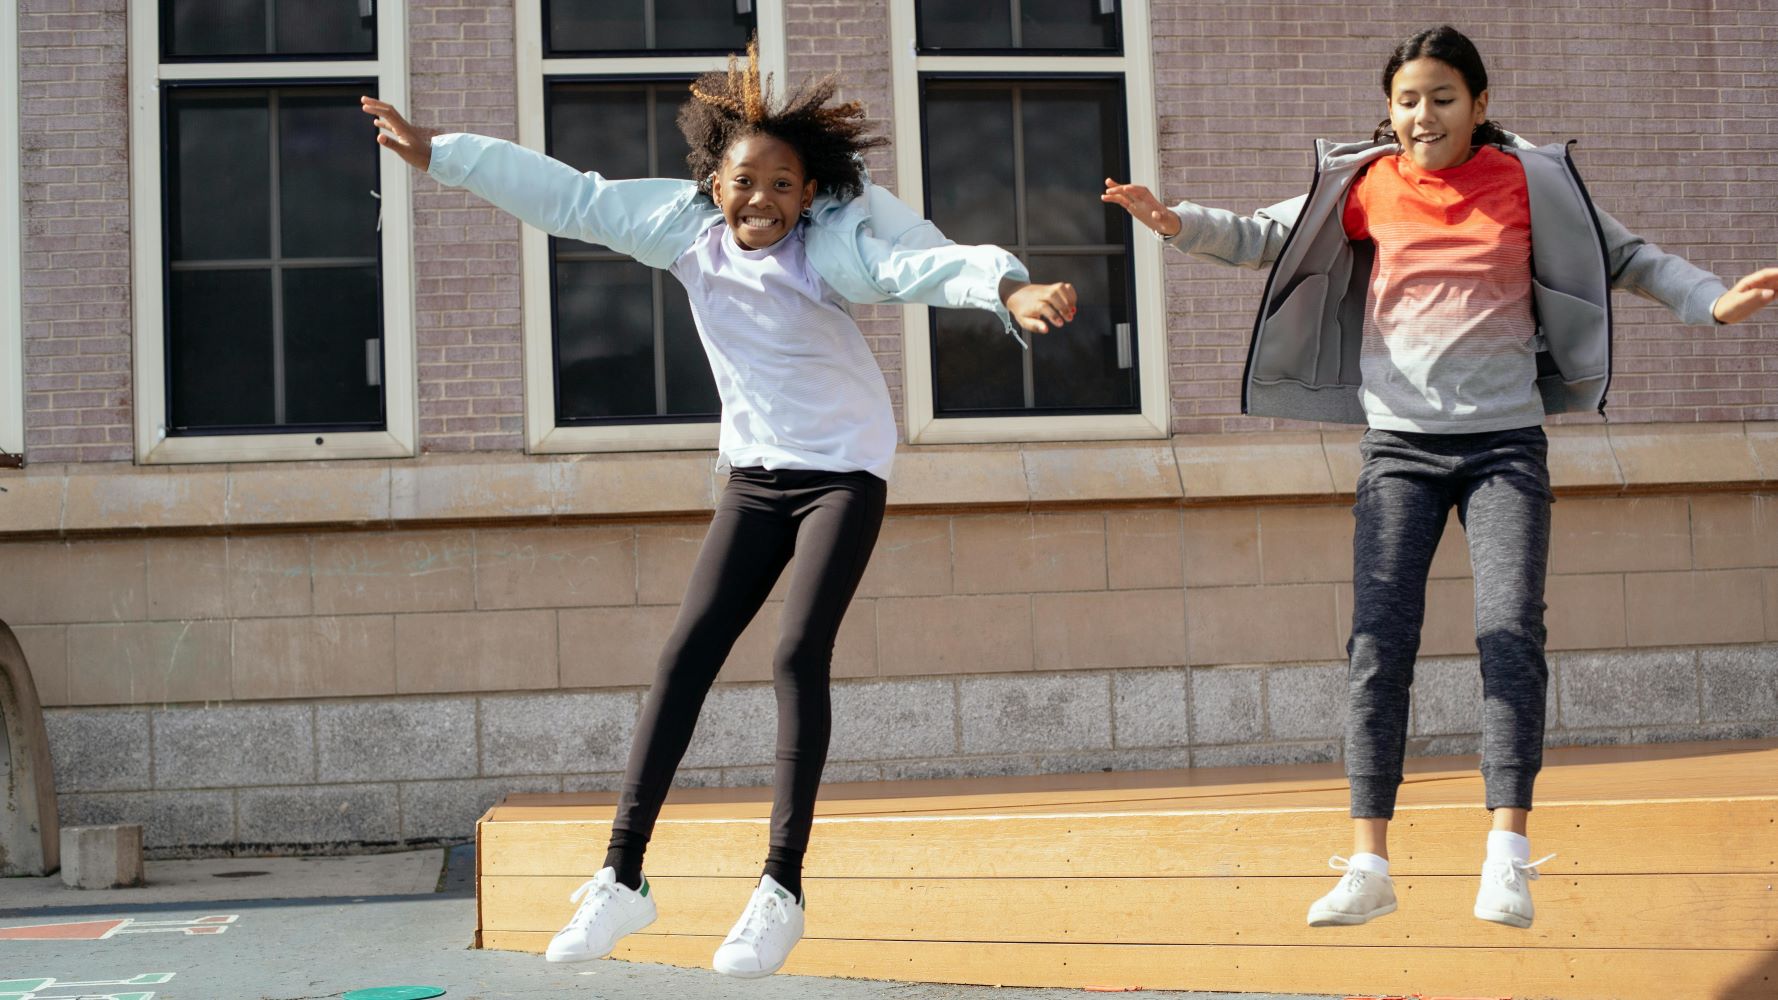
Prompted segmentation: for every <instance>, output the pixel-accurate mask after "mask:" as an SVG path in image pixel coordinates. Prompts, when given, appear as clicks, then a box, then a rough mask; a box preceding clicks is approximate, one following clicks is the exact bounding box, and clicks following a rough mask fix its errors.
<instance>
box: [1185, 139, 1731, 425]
mask: <svg viewBox="0 0 1778 1000" xmlns="http://www.w3.org/2000/svg"><path fill="white" fill-rule="evenodd" d="M1513 139H1514V142H1513V144H1512V145H1509V146H1502V147H1501V149H1503V150H1504V151H1505V152H1507V153H1509V154H1511V155H1513V156H1516V157H1517V158H1518V159H1519V162H1520V163H1521V164H1523V165H1524V168H1525V182H1526V187H1527V188H1528V189H1529V192H1530V201H1531V275H1532V278H1531V283H1532V289H1531V297H1532V306H1533V309H1534V311H1535V313H1536V317H1537V334H1536V337H1535V341H1534V343H1535V346H1536V348H1537V388H1538V390H1539V392H1540V394H1541V395H1542V397H1543V407H1544V412H1545V413H1566V412H1571V411H1577V410H1589V409H1597V410H1599V411H1600V412H1601V413H1603V412H1604V410H1605V391H1606V388H1607V386H1608V385H1609V383H1610V381H1611V298H1610V291H1611V289H1613V288H1622V289H1625V290H1627V291H1631V292H1635V293H1636V294H1637V295H1640V296H1642V297H1643V298H1646V299H1651V300H1653V301H1655V302H1659V303H1661V304H1662V305H1664V306H1666V307H1667V308H1668V309H1671V310H1672V311H1673V313H1674V315H1676V316H1678V317H1679V320H1680V322H1682V323H1686V324H1688V325H1694V326H1704V325H1709V324H1712V323H1714V322H1715V318H1714V317H1713V316H1712V315H1711V312H1710V309H1711V306H1712V305H1714V304H1715V303H1716V299H1717V297H1718V296H1720V295H1722V294H1723V293H1724V292H1725V291H1727V290H1728V289H1727V287H1726V286H1725V285H1724V284H1723V282H1722V280H1721V279H1719V278H1717V277H1716V276H1715V275H1713V274H1711V273H1710V272H1708V271H1705V270H1703V269H1701V268H1698V267H1695V266H1693V265H1692V264H1690V263H1688V262H1686V261H1685V260H1684V259H1683V258H1680V257H1676V256H1674V255H1672V254H1670V253H1666V252H1665V251H1663V250H1661V248H1660V247H1657V246H1655V245H1654V244H1652V243H1649V242H1648V241H1646V240H1644V239H1642V238H1641V237H1639V236H1637V235H1635V234H1634V233H1631V232H1630V231H1629V230H1628V229H1625V228H1624V226H1623V225H1622V224H1621V223H1619V222H1618V221H1617V220H1616V219H1613V218H1612V217H1611V216H1609V215H1606V214H1605V213H1603V212H1600V211H1598V210H1596V209H1595V208H1594V207H1593V203H1592V201H1591V200H1590V199H1589V198H1588V197H1587V191H1586V188H1585V186H1584V185H1582V184H1581V180H1580V174H1579V172H1578V171H1576V170H1575V167H1574V161H1573V160H1572V159H1570V158H1569V156H1568V146H1567V145H1564V144H1555V145H1549V146H1533V145H1531V144H1530V143H1528V142H1525V141H1524V140H1523V139H1519V138H1517V137H1516V136H1515V137H1513ZM1399 152H1401V147H1400V146H1398V145H1395V144H1393V143H1375V142H1358V143H1346V144H1334V143H1331V142H1328V141H1327V140H1320V141H1318V142H1317V143H1316V145H1315V159H1316V169H1315V180H1314V183H1313V184H1312V185H1311V186H1310V188H1309V193H1308V194H1306V195H1303V196H1301V197H1297V198H1292V199H1291V200H1289V201H1286V202H1281V203H1279V204H1277V205H1273V206H1271V207H1270V208H1266V209H1262V210H1260V211H1258V212H1255V213H1254V214H1253V215H1251V216H1239V215H1236V214H1234V213H1233V212H1227V211H1223V210H1221V209H1215V208H1205V207H1204V206H1202V205H1195V204H1193V203H1191V202H1182V203H1180V204H1179V205H1177V206H1175V207H1174V209H1173V211H1174V212H1175V213H1176V214H1177V215H1178V216H1179V220H1180V227H1179V233H1178V234H1177V235H1175V236H1173V237H1171V238H1170V239H1168V240H1167V242H1168V243H1170V244H1172V245H1173V246H1174V247H1176V248H1178V249H1179V250H1182V251H1184V252H1185V253H1188V254H1191V255H1192V256H1194V257H1200V258H1203V259H1205V260H1210V261H1215V262H1216V263H1220V264H1232V265H1236V266H1240V267H1249V268H1259V267H1263V266H1265V265H1266V264H1271V265H1272V273H1271V277H1269V278H1268V279H1267V280H1266V290H1265V294H1264V296H1263V297H1262V299H1261V304H1260V310H1259V316H1258V318H1257V319H1256V320H1255V322H1254V327H1253V341H1252V344H1251V345H1250V347H1249V348H1248V354H1247V370H1246V376H1245V378H1244V379H1243V383H1242V389H1241V411H1242V412H1243V413H1251V414H1253V415H1255V416H1265V417H1290V418H1295V419H1299V420H1323V421H1330V422H1334V423H1347V424H1362V423H1364V422H1365V415H1364V409H1363V407H1362V406H1361V405H1360V403H1359V400H1358V385H1359V345H1360V343H1361V339H1362V337H1363V331H1364V307H1365V295H1366V291H1367V289H1368V287H1369V283H1370V275H1371V265H1372V263H1373V262H1374V260H1375V256H1376V251H1375V247H1374V245H1373V244H1372V243H1371V242H1370V241H1368V240H1364V241H1353V240H1349V239H1347V238H1346V231H1345V226H1344V223H1343V221H1342V216H1343V214H1344V209H1345V205H1346V193H1347V192H1348V191H1349V190H1350V189H1351V186H1352V182H1353V180H1355V179H1356V178H1357V177H1358V175H1359V174H1360V173H1362V172H1363V170H1364V168H1365V167H1366V166H1367V165H1368V164H1370V163H1371V162H1372V161H1374V160H1376V159H1378V158H1380V157H1383V156H1388V155H1391V154H1394V153H1399Z"/></svg>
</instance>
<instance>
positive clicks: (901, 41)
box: [889, 0, 1172, 444]
mask: <svg viewBox="0 0 1778 1000" xmlns="http://www.w3.org/2000/svg"><path fill="white" fill-rule="evenodd" d="M1118 6H1119V8H1120V12H1121V16H1122V18H1123V39H1124V52H1123V54H1122V55H1115V56H1112V55H1107V56H1019V55H1007V56H1000V55H994V56H981V55H970V56H930V55H921V54H920V53H919V50H918V48H917V42H916V36H915V30H914V29H915V22H914V0H890V3H889V36H890V52H891V59H890V65H891V79H892V85H893V87H894V90H895V174H896V178H897V181H898V184H899V187H900V191H899V194H900V197H901V199H902V200H903V201H905V202H907V203H908V204H909V205H912V206H914V207H915V209H916V210H918V211H924V209H923V206H924V205H925V204H926V191H925V176H926V169H925V162H924V159H925V157H924V153H925V151H924V149H923V148H922V146H921V141H920V140H921V134H920V133H921V129H920V119H921V115H920V74H922V73H939V72H964V73H978V74H979V73H1007V74H1016V73H1042V74H1046V75H1052V76H1053V75H1055V74H1058V73H1069V72H1079V73H1082V74H1098V75H1101V76H1102V75H1105V74H1113V73H1115V74H1118V75H1120V76H1122V77H1123V81H1124V101H1125V109H1124V114H1125V117H1126V120H1127V122H1128V128H1129V136H1130V150H1129V154H1130V173H1131V175H1132V176H1131V177H1130V180H1131V181H1133V182H1135V183H1137V184H1145V185H1147V186H1148V187H1149V188H1151V189H1153V190H1156V191H1158V190H1160V184H1159V183H1158V181H1159V177H1160V170H1159V162H1160V158H1159V154H1158V151H1157V139H1156V134H1155V133H1156V126H1155V103H1154V72H1153V59H1152V56H1151V54H1150V52H1149V48H1148V38H1149V20H1148V17H1149V12H1148V6H1149V0H1119V3H1118ZM1095 195H1096V192H1093V191H1082V192H1080V196H1081V197H1082V198H1092V197H1095ZM1137 228H1138V232H1137V233H1136V234H1135V235H1136V238H1135V240H1134V241H1133V242H1134V247H1135V256H1134V260H1133V261H1132V267H1133V270H1134V276H1135V284H1136V291H1135V297H1134V305H1135V307H1136V316H1137V324H1136V325H1137V329H1136V330H1135V331H1134V334H1135V337H1136V351H1137V358H1138V359H1139V360H1138V369H1137V372H1138V378H1139V379H1140V386H1139V390H1140V401H1141V409H1140V410H1139V412H1136V413H1118V414H1102V415H1090V416H1008V417H950V418H944V419H939V418H936V417H934V416H933V398H932V325H931V316H930V312H929V310H927V309H925V308H921V307H917V306H909V307H906V308H904V309H902V348H903V359H902V365H903V369H904V373H905V375H904V378H903V379H902V385H903V386H904V387H905V392H906V405H905V408H904V409H905V411H906V415H907V416H906V420H907V428H906V431H907V440H908V442H909V443H910V444H955V443H971V442H996V441H1103V440H1127V439H1135V438H1164V437H1167V436H1169V434H1170V431H1171V426H1172V423H1171V409H1170V403H1169V400H1168V391H1169V390H1168V382H1169V378H1168V372H1167V302H1166V296H1165V294H1164V291H1163V289H1162V286H1161V272H1162V263H1161V251H1162V250H1163V249H1165V248H1164V247H1163V246H1162V245H1161V243H1160V241H1159V240H1154V239H1147V238H1145V237H1144V234H1143V233H1142V232H1141V231H1140V229H1141V227H1140V226H1139V227H1137ZM1032 277H1033V278H1035V279H1037V280H1039V281H1041V280H1043V275H1041V274H1038V275H1033V276H1032ZM1027 336H1030V335H1029V334H1027Z"/></svg>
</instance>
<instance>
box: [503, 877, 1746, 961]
mask: <svg viewBox="0 0 1778 1000" xmlns="http://www.w3.org/2000/svg"><path fill="white" fill-rule="evenodd" d="M581 881H582V880H581V879H580V878H578V877H575V878H569V877H556V878H526V877H519V878H501V877H493V878H487V879H484V880H483V881H482V883H481V891H480V893H479V895H480V896H481V899H482V919H483V927H485V928H487V929H488V930H489V931H490V932H492V931H495V930H500V931H544V932H554V931H555V930H556V929H557V928H559V927H561V926H562V925H563V924H564V923H566V922H567V920H568V917H569V916H570V915H571V914H572V913H573V911H574V904H573V903H571V902H569V900H568V897H569V894H570V893H572V892H573V891H574V889H575V888H576V887H577V886H578V885H580V883H581ZM754 881H755V879H753V878H652V879H651V883H652V885H653V888H654V896H655V899H656V901H657V903H658V904H659V906H660V919H659V920H658V921H656V922H655V924H654V926H653V927H651V928H650V929H649V930H648V931H647V933H651V934H690V935H716V936H719V937H720V936H721V935H723V934H726V933H727V932H728V929H729V926H730V925H731V924H733V923H734V920H735V917H736V915H738V914H739V913H740V910H741V907H742V906H743V905H745V903H746V900H747V895H748V893H749V892H751V891H752V888H753V884H754ZM804 885H805V888H806V891H807V893H808V896H809V899H810V900H811V901H812V904H813V905H812V906H811V908H810V910H809V914H808V921H809V922H808V928H807V931H806V935H807V938H808V939H810V940H813V939H816V938H824V939H833V938H837V939H859V940H863V939H867V938H869V939H877V940H884V941H926V940H933V941H959V942H962V941H994V942H1024V943H1044V942H1055V943H1088V944H1091V943H1105V944H1109V943H1116V944H1200V945H1207V944H1226V945H1258V944H1265V945H1307V946H1318V945H1331V944H1366V945H1412V946H1417V947H1437V948H1490V947H1492V948H1501V947H1509V948H1510V947H1519V948H1571V949H1572V948H1600V947H1610V948H1649V949H1658V948H1668V947H1678V948H1704V947H1708V948H1717V949H1742V950H1758V949H1763V948H1770V947H1771V946H1772V941H1773V937H1772V935H1773V933H1774V929H1778V892H1774V891H1773V889H1772V885H1773V883H1772V880H1771V878H1770V877H1769V876H1766V875H1679V876H1675V875H1664V876H1663V875H1646V876H1623V875H1589V876H1579V877H1575V878H1561V879H1554V878H1546V879H1542V880H1540V881H1538V882H1537V883H1536V885H1535V886H1534V888H1533V891H1534V895H1535V899H1536V902H1537V914H1538V916H1537V922H1536V924H1535V925H1534V926H1533V927H1532V928H1531V929H1529V930H1517V929H1514V928H1509V927H1502V926H1500V925H1499V924H1491V923H1487V922H1485V921H1481V920H1476V919H1475V918H1474V917H1473V916H1472V915H1471V913H1470V909H1471V906H1472V904H1473V903H1474V901H1475V890H1476V879H1475V877H1474V876H1466V877H1465V876H1454V875H1452V876H1427V877H1422V878H1398V879H1396V893H1397V895H1398V897H1399V899H1400V900H1401V909H1400V911H1398V912H1397V913H1396V914H1395V915H1392V916H1390V917H1388V918H1385V919H1382V920H1378V921H1376V922H1375V923H1372V924H1367V925H1365V926H1363V927H1351V928H1312V927H1309V926H1307V924H1306V922H1305V918H1304V911H1306V910H1307V909H1308V906H1309V903H1310V902H1311V901H1312V900H1314V899H1315V898H1316V897H1318V896H1320V895H1321V894H1322V893H1323V892H1326V891H1327V890H1328V889H1330V888H1332V887H1333V885H1334V876H1333V875H1332V873H1330V874H1329V875H1328V876H1327V877H1322V878H1189V879H1188V878H1102V879H1044V878H1021V879H994V878H941V879H845V878H841V879H831V878H830V879H815V878H812V879H809V880H807V881H806V882H805V883H804ZM1191 913H1197V914H1214V915H1215V918H1214V919H1208V920H1206V919H1189V918H1186V917H1185V916H1183V915H1184V914H1191Z"/></svg>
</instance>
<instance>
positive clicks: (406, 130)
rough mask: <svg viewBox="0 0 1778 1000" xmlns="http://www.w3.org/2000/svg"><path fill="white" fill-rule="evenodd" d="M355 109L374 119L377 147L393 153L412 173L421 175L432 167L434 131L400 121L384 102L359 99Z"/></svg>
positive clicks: (393, 106)
mask: <svg viewBox="0 0 1778 1000" xmlns="http://www.w3.org/2000/svg"><path fill="white" fill-rule="evenodd" d="M358 105H359V107H360V108H362V109H363V111H364V113H365V114H367V115H375V116H376V121H375V122H374V124H375V125H376V127H377V128H378V129H379V130H380V131H378V132H377V142H378V144H380V145H382V146H383V147H385V148H387V149H390V150H393V151H394V152H395V155H397V156H399V157H401V158H402V159H404V160H406V161H407V162H408V163H409V164H410V165H411V166H412V167H413V168H414V169H415V170H421V171H424V170H425V169H426V168H427V167H430V166H431V165H432V137H433V136H435V135H438V134H440V133H439V131H438V130H437V129H431V128H421V127H420V126H418V125H415V124H414V123H413V122H410V121H408V120H407V119H406V118H403V117H401V112H399V111H397V110H395V105H393V104H390V103H389V102H388V101H379V100H377V99H376V98H374V97H360V98H359V99H358Z"/></svg>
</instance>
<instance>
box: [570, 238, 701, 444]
mask: <svg viewBox="0 0 1778 1000" xmlns="http://www.w3.org/2000/svg"><path fill="white" fill-rule="evenodd" d="M681 294H683V292H681ZM556 365H557V369H556V370H557V379H558V383H559V389H560V391H559V394H558V396H557V399H556V417H557V419H558V420H563V421H566V420H574V419H586V418H589V417H634V416H654V415H655V391H654V388H655V382H654V279H653V275H652V273H651V269H650V268H648V267H646V266H644V265H642V264H638V263H636V262H634V261H629V260H565V261H558V262H557V263H556Z"/></svg>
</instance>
